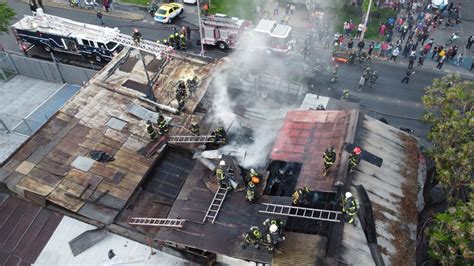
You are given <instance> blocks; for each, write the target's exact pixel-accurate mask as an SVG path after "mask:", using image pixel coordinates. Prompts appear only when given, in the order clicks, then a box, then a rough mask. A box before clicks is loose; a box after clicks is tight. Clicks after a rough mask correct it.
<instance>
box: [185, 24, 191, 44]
mask: <svg viewBox="0 0 474 266" xmlns="http://www.w3.org/2000/svg"><path fill="white" fill-rule="evenodd" d="M186 38H188V42H189V43H190V42H191V27H189V26H186Z"/></svg>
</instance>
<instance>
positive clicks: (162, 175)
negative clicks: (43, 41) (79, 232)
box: [0, 51, 418, 265]
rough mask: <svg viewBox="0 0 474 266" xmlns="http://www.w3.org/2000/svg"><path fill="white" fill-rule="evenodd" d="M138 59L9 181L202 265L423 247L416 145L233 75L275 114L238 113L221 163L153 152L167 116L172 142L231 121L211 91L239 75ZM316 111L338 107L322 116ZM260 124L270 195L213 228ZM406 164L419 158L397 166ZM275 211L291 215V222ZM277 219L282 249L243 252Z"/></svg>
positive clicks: (38, 140)
mask: <svg viewBox="0 0 474 266" xmlns="http://www.w3.org/2000/svg"><path fill="white" fill-rule="evenodd" d="M133 55H134V54H133V52H130V51H122V52H121V53H120V54H119V55H118V56H117V57H115V58H114V59H113V60H112V61H111V62H110V63H109V64H108V65H107V66H106V67H105V68H104V69H102V70H101V71H100V72H99V73H98V74H97V75H96V76H95V77H94V78H93V79H92V80H91V81H89V82H88V83H87V84H86V85H85V86H84V87H83V88H82V89H81V91H80V92H79V93H78V94H77V95H76V96H74V97H73V98H72V99H71V100H69V101H68V102H67V103H66V104H65V105H64V106H63V107H62V108H61V109H60V110H59V111H58V112H57V113H56V114H55V115H54V116H53V117H52V118H51V119H50V120H49V121H48V123H47V124H45V125H44V126H43V127H42V128H41V129H40V130H39V131H38V132H37V133H35V134H34V135H33V136H32V137H31V138H30V140H29V141H28V142H26V143H25V144H24V145H23V146H22V147H21V148H20V149H19V150H18V151H17V152H16V153H15V154H13V155H12V156H11V158H10V159H9V160H8V161H7V163H6V164H5V165H3V167H2V169H1V171H0V182H1V183H2V184H5V185H6V186H7V187H8V188H9V189H10V190H11V191H14V192H15V193H16V194H18V195H19V196H20V197H22V198H25V199H27V200H29V201H32V202H34V203H37V204H40V205H42V206H47V207H52V208H54V209H55V210H56V211H59V212H62V213H64V214H65V215H69V216H74V217H80V218H81V219H83V220H85V221H87V222H89V223H92V224H98V225H105V226H106V227H107V228H108V229H109V230H110V231H112V232H115V233H117V234H119V235H123V236H126V237H128V238H131V239H134V240H136V241H139V242H142V243H147V244H148V241H147V239H155V242H153V244H152V243H150V244H151V245H156V247H160V248H162V249H166V250H168V251H170V252H174V254H177V253H180V254H181V255H182V256H184V255H183V254H186V255H185V256H186V258H187V259H192V260H196V261H199V262H203V261H207V262H212V261H215V260H216V259H217V260H225V259H226V258H229V257H231V258H234V259H239V260H243V261H250V262H258V263H267V264H268V263H272V264H275V265H287V264H290V263H292V264H316V263H322V262H327V263H336V262H337V261H339V262H342V263H346V264H352V263H355V262H356V261H357V262H360V263H361V264H362V263H363V264H378V265H381V264H384V263H385V264H395V263H394V260H393V258H394V257H395V256H400V257H405V258H409V257H410V256H412V254H408V253H409V252H411V251H409V249H407V248H403V245H402V244H405V245H408V246H409V245H412V244H413V242H414V241H413V231H414V228H413V226H412V224H410V223H409V226H408V227H407V228H406V227H403V226H402V224H404V223H406V222H407V220H406V219H407V217H409V216H410V215H414V214H413V213H410V214H405V213H404V212H405V211H406V210H413V208H414V203H415V202H416V193H415V195H414V194H413V191H412V189H411V188H412V186H413V184H414V183H416V178H417V174H418V172H417V171H418V164H416V165H414V164H413V163H412V159H413V157H414V156H416V158H418V157H417V156H418V150H417V147H416V140H414V138H413V137H412V136H409V135H407V134H406V133H404V132H401V131H399V130H398V129H395V128H393V127H391V126H389V125H386V124H383V123H382V122H380V121H378V120H376V119H373V118H370V117H368V116H366V115H363V114H361V113H359V110H358V107H357V105H355V104H350V103H346V102H340V101H336V100H332V99H331V100H328V98H324V97H319V96H318V97H315V96H314V95H311V94H306V92H305V91H304V89H303V88H302V87H301V86H299V85H298V84H292V83H290V82H285V81H283V80H281V79H280V80H279V79H276V78H274V77H269V76H262V75H261V76H252V75H241V73H240V72H238V71H235V73H237V74H235V75H234V76H233V77H232V78H229V83H228V84H224V85H225V86H227V87H228V88H229V90H231V91H230V92H229V93H230V94H232V93H233V92H234V93H236V94H235V95H237V94H239V95H240V96H241V97H246V98H247V99H249V102H250V101H252V99H253V98H254V97H252V96H251V95H253V94H255V93H257V94H259V95H260V96H262V97H263V98H265V99H266V100H268V101H272V100H273V101H274V102H273V104H268V106H273V109H271V110H270V109H258V108H255V107H252V106H247V105H245V103H242V104H240V105H235V106H232V107H231V109H232V112H233V113H234V115H235V117H236V118H235V119H236V120H237V122H236V123H238V124H239V125H246V126H245V127H243V126H239V127H238V129H235V130H232V127H233V126H234V125H233V124H232V123H233V122H232V123H231V124H230V125H226V129H228V131H229V132H228V133H229V138H231V140H230V144H229V145H227V146H224V147H222V148H221V150H220V151H218V152H216V153H215V155H213V156H208V157H206V156H204V152H203V150H202V147H198V144H192V143H187V144H186V143H179V142H176V143H175V144H170V143H167V144H166V143H165V140H166V139H160V140H157V141H151V142H150V140H149V136H148V134H147V133H146V131H145V130H144V126H145V122H146V121H147V120H150V121H156V120H157V118H158V115H159V114H162V115H164V116H165V118H166V120H167V121H168V124H169V125H170V126H171V129H170V132H169V135H170V136H176V135H177V136H183V135H188V136H189V135H191V134H190V133H189V128H190V127H191V122H198V123H199V122H201V125H200V126H201V130H202V132H201V133H204V132H208V131H210V129H212V128H215V127H216V126H217V125H219V123H222V121H216V119H214V118H213V117H212V115H209V113H211V112H212V111H213V110H212V107H211V106H210V105H209V102H210V101H212V97H210V96H209V92H208V91H210V90H212V89H214V90H216V89H217V90H224V89H225V88H222V87H220V88H216V87H219V86H220V85H221V84H220V83H219V84H218V85H215V84H214V86H213V83H214V82H215V79H216V77H218V76H221V75H224V74H223V71H224V70H225V69H227V68H228V67H229V64H228V62H226V61H225V60H218V61H212V62H204V61H201V60H199V59H195V58H192V57H183V58H174V59H173V60H166V59H164V60H158V59H154V58H153V57H152V56H145V60H144V62H143V63H142V62H141V61H140V60H139V59H138V58H139V57H134V56H133ZM144 65H145V66H144ZM145 71H147V73H148V74H149V76H150V77H151V80H152V83H153V84H154V85H153V87H152V95H153V96H154V97H153V98H155V99H156V102H155V101H152V100H150V99H149V98H150V97H148V99H147V98H145V97H144V96H145V95H149V94H150V93H151V92H150V88H149V87H148V80H147V79H146V75H144V74H145ZM216 73H218V74H216ZM192 79H194V80H198V83H197V86H195V87H193V89H192V90H190V91H189V97H188V98H187V100H186V104H185V109H184V112H183V113H181V114H176V112H175V111H176V104H177V103H176V100H175V99H174V94H175V89H176V84H177V82H178V81H179V80H192ZM208 88H209V90H208ZM232 91H233V92H232ZM277 95H278V97H284V98H291V99H294V102H295V105H294V106H290V107H286V108H282V106H281V105H280V104H278V99H276V98H275V99H272V98H273V97H277ZM231 97H232V96H231ZM236 97H237V96H236ZM320 103H324V105H325V106H326V108H327V109H328V110H325V111H321V110H315V108H316V106H317V105H318V104H320ZM297 109H299V110H297ZM329 109H332V110H329ZM262 125H265V126H269V127H271V131H273V132H274V133H275V134H274V138H272V137H271V134H270V135H269V134H266V132H264V138H266V141H268V142H269V145H270V147H269V149H268V150H267V153H266V154H265V153H262V156H263V157H264V159H263V165H262V164H259V165H258V166H259V168H258V170H259V171H260V172H261V173H263V178H262V181H261V182H260V183H259V184H258V185H257V190H258V191H259V193H260V194H262V197H261V198H260V199H259V201H258V202H257V203H254V204H250V203H248V202H246V201H245V194H244V193H245V192H244V191H243V190H239V189H237V190H235V191H233V192H229V194H230V195H228V196H227V197H224V198H223V199H222V201H221V203H220V204H219V209H218V210H217V212H216V214H215V216H214V217H213V219H211V220H212V221H211V220H209V219H207V218H208V217H209V215H208V214H209V210H210V209H211V207H212V204H213V202H214V201H215V198H216V196H217V195H218V194H217V193H218V191H219V190H218V185H216V181H215V178H214V173H213V167H215V165H216V164H217V162H218V161H219V160H225V161H226V162H227V163H232V164H235V166H236V168H237V169H239V171H241V172H242V173H243V174H245V171H246V170H247V169H248V168H250V167H252V162H249V157H250V155H249V156H247V153H251V152H252V150H248V151H245V152H243V153H242V152H240V153H239V152H234V151H233V150H232V149H233V148H234V147H242V146H245V145H246V144H245V145H244V144H242V143H240V142H234V143H233V142H232V138H234V139H244V140H245V141H247V142H248V141H250V142H252V141H251V140H249V137H250V136H255V134H245V133H243V131H244V129H249V130H250V131H252V130H258V126H262ZM234 127H235V126H234ZM254 142H255V141H254ZM352 143H356V144H357V145H359V146H360V147H361V148H362V149H363V150H364V151H366V152H367V154H368V155H370V156H368V157H366V158H363V160H362V162H361V164H360V166H359V167H358V168H357V170H356V172H355V173H354V174H351V175H348V174H347V165H348V162H347V160H348V152H347V151H348V149H349V147H351V145H352ZM250 145H252V143H251V144H250ZM329 146H333V147H335V149H336V153H337V160H336V162H335V165H334V167H333V169H334V170H332V171H330V172H329V174H328V175H326V176H323V175H322V171H323V167H322V164H323V161H322V154H323V153H324V151H325V150H326V148H328V147H329ZM250 147H251V146H250ZM263 150H264V151H265V149H263ZM91 151H103V152H106V153H107V154H109V155H111V156H113V157H114V160H113V161H110V162H100V161H96V160H94V159H92V158H91V155H90V154H91ZM233 152H234V153H233ZM406 157H410V158H411V160H400V158H406ZM238 163H241V164H242V165H245V166H246V167H245V168H244V167H239V166H238V165H237V164H238ZM282 169H283V170H282ZM282 171H283V173H284V175H285V176H284V177H282V175H281V173H282ZM352 185H362V186H363V187H365V189H364V188H363V187H359V186H357V188H356V187H353V186H352ZM302 187H308V188H309V190H310V191H311V195H312V201H311V202H310V204H309V205H308V206H305V208H306V209H305V210H306V211H308V210H309V211H308V212H310V211H312V214H311V215H310V216H308V215H305V214H299V213H298V210H299V209H298V208H299V207H300V206H294V205H293V203H292V198H291V195H292V193H293V191H294V190H295V189H297V188H302ZM349 190H350V191H353V192H354V194H355V195H357V199H358V201H359V202H360V206H361V211H360V212H359V220H360V222H359V223H358V225H357V226H356V227H352V226H351V225H344V223H343V222H342V221H341V216H337V215H339V214H340V210H341V206H340V204H339V202H340V198H341V193H343V192H345V191H349ZM414 196H415V199H413V198H412V197H414ZM269 206H270V207H276V206H284V207H285V206H286V208H288V209H289V211H288V212H284V211H283V209H280V210H279V211H277V209H276V208H273V209H271V208H269ZM292 208H293V209H292ZM404 209H406V210H404ZM292 210H295V212H293V211H292ZM314 210H319V213H320V214H316V212H315V211H314ZM415 211H416V208H415ZM326 212H327V213H329V212H332V213H335V214H336V218H330V217H326V218H324V217H323V216H324V215H323V214H324V213H326ZM140 217H142V218H161V219H177V220H179V221H181V222H179V223H177V224H174V225H176V226H164V225H163V224H161V226H149V225H150V224H149V223H148V226H147V225H146V223H145V225H137V224H136V223H135V224H130V221H131V219H132V218H140ZM269 217H275V218H279V219H281V220H283V221H284V222H285V224H286V225H285V231H286V240H285V242H283V244H282V246H281V247H280V249H281V251H282V252H269V251H267V250H257V249H255V248H253V247H249V248H247V249H242V247H241V242H242V234H244V233H245V232H247V231H248V230H249V228H250V227H251V226H255V225H257V226H261V224H262V223H263V221H264V220H265V219H266V218H269ZM411 222H412V221H411ZM170 224H171V223H168V225H170ZM400 232H402V233H400ZM398 233H400V234H398ZM400 237H403V241H404V242H400V241H399V240H398V239H399V238H400ZM364 243H366V245H364ZM216 255H217V256H216Z"/></svg>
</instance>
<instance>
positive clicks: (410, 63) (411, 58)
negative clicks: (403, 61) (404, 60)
mask: <svg viewBox="0 0 474 266" xmlns="http://www.w3.org/2000/svg"><path fill="white" fill-rule="evenodd" d="M414 63H415V58H413V57H410V59H409V60H408V69H410V70H411V69H413V64H414Z"/></svg>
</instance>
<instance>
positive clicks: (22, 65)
mask: <svg viewBox="0 0 474 266" xmlns="http://www.w3.org/2000/svg"><path fill="white" fill-rule="evenodd" d="M53 60H54V56H53ZM0 68H1V69H5V70H9V71H12V72H15V73H16V74H19V75H25V76H29V77H33V78H38V79H43V80H49V81H54V82H60V83H70V84H76V85H82V84H83V83H84V82H87V81H89V80H90V79H91V77H92V76H94V75H95V73H97V71H95V70H91V69H87V68H81V67H76V66H70V65H66V64H61V63H58V62H56V61H55V60H54V62H48V61H44V60H40V59H35V58H30V57H26V56H24V55H22V54H18V53H15V52H11V51H1V52H0Z"/></svg>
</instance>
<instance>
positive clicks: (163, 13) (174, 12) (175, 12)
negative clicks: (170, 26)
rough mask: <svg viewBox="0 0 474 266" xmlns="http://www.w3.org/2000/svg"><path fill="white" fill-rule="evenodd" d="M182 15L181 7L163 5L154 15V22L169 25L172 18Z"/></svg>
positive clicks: (174, 4) (180, 5)
mask: <svg viewBox="0 0 474 266" xmlns="http://www.w3.org/2000/svg"><path fill="white" fill-rule="evenodd" d="M181 13H183V5H182V4H176V3H169V4H163V5H161V6H160V8H159V9H158V11H156V13H155V17H154V19H155V21H158V22H161V23H171V22H172V21H173V19H174V18H176V17H177V16H179V15H180V14H181Z"/></svg>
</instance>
